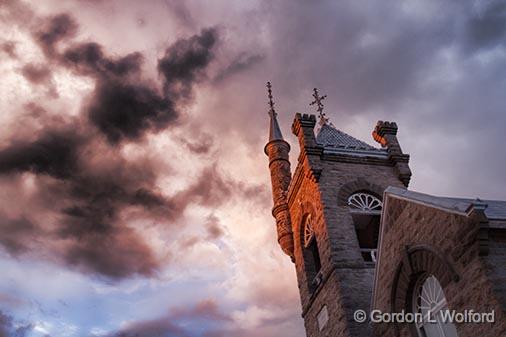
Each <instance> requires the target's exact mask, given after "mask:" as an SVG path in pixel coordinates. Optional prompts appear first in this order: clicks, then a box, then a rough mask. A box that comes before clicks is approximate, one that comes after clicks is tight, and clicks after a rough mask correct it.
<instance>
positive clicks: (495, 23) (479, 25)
mask: <svg viewBox="0 0 506 337" xmlns="http://www.w3.org/2000/svg"><path fill="white" fill-rule="evenodd" d="M505 43H506V4H505V3H503V2H500V1H490V2H487V3H486V5H485V8H484V9H482V10H480V11H478V12H477V13H473V15H471V16H470V17H469V19H468V22H467V46H468V47H469V48H471V49H473V50H474V49H482V48H492V47H494V46H496V45H505Z"/></svg>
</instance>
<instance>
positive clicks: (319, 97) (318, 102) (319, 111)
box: [309, 88, 329, 125]
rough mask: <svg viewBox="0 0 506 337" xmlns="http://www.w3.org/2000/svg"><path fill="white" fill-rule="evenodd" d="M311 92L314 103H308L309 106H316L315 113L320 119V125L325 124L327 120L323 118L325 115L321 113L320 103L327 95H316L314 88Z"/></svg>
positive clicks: (321, 104)
mask: <svg viewBox="0 0 506 337" xmlns="http://www.w3.org/2000/svg"><path fill="white" fill-rule="evenodd" d="M313 91H314V92H313V97H314V101H312V102H311V103H309V105H315V104H316V105H317V108H316V111H318V115H319V116H318V117H319V118H320V125H324V124H327V122H328V121H329V119H328V118H327V117H325V113H324V112H323V103H322V101H323V100H324V99H325V98H326V97H327V95H323V96H320V95H319V93H318V89H316V88H314V89H313Z"/></svg>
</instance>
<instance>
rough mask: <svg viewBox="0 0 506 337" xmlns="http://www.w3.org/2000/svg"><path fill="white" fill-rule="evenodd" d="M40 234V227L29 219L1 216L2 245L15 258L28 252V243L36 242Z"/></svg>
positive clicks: (0, 232)
mask: <svg viewBox="0 0 506 337" xmlns="http://www.w3.org/2000/svg"><path fill="white" fill-rule="evenodd" d="M38 232H39V229H38V227H37V226H36V225H35V224H33V223H32V222H31V221H30V220H28V219H25V218H19V219H10V218H8V217H6V216H4V215H0V245H1V246H3V247H4V248H5V249H6V250H7V252H8V253H9V254H11V255H13V256H17V255H18V254H20V253H23V252H25V251H27V250H28V249H29V248H28V243H27V241H33V240H36V238H37V236H36V235H37V233H38Z"/></svg>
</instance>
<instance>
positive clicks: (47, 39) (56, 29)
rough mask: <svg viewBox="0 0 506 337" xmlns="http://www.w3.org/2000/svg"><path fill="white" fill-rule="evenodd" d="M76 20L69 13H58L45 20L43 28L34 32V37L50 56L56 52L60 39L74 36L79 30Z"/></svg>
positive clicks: (63, 39)
mask: <svg viewBox="0 0 506 337" xmlns="http://www.w3.org/2000/svg"><path fill="white" fill-rule="evenodd" d="M78 28H79V27H78V25H77V23H76V21H75V20H74V19H73V18H72V17H71V16H70V15H68V14H65V13H63V14H57V15H54V16H52V17H50V18H49V19H48V20H45V21H44V22H43V24H42V28H40V29H37V30H36V31H35V32H34V37H35V39H36V40H37V42H38V43H39V45H40V46H41V48H42V51H43V52H44V53H45V54H46V56H48V57H52V56H53V54H54V53H55V52H56V51H55V48H56V47H57V44H58V43H59V42H60V41H65V40H68V39H70V38H72V37H74V36H75V35H76V34H77V31H78Z"/></svg>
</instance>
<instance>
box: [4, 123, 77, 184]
mask: <svg viewBox="0 0 506 337" xmlns="http://www.w3.org/2000/svg"><path fill="white" fill-rule="evenodd" d="M80 142H81V140H80V139H79V138H78V137H76V136H75V133H73V132H70V131H67V132H58V131H55V132H52V131H49V132H47V133H44V134H43V135H42V136H41V137H40V138H39V139H37V140H36V141H34V142H23V141H15V142H13V143H12V144H11V145H10V146H8V147H7V148H4V149H1V150H0V174H9V173H16V172H32V173H35V174H47V175H50V176H53V177H55V178H68V177H70V176H71V174H72V172H73V171H74V170H75V169H76V165H78V163H77V159H78V154H77V151H78V148H79V146H80V145H79V144H80Z"/></svg>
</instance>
